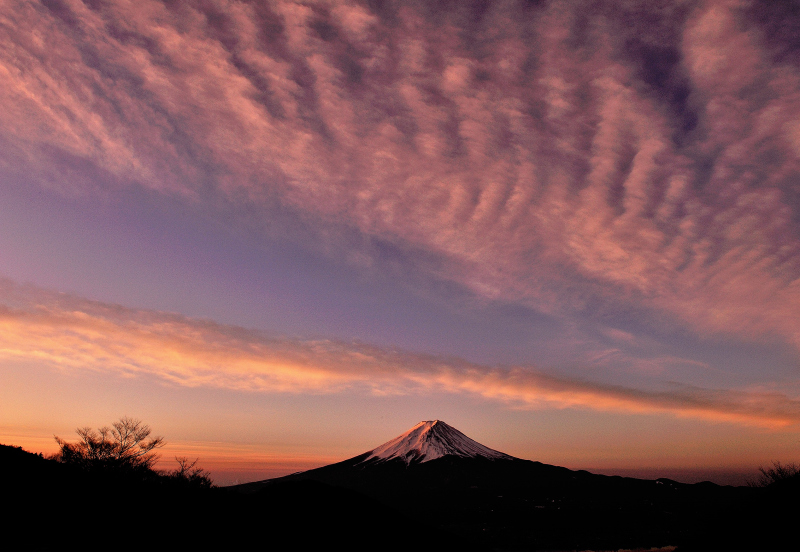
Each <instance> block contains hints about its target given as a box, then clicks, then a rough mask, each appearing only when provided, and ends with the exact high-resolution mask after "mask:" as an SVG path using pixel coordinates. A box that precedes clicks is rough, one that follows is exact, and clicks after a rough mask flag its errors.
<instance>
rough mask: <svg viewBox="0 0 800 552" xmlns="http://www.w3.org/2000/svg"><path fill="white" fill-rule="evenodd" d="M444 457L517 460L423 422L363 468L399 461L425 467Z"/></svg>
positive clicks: (382, 449) (448, 429) (381, 448)
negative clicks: (427, 463)
mask: <svg viewBox="0 0 800 552" xmlns="http://www.w3.org/2000/svg"><path fill="white" fill-rule="evenodd" d="M444 456H457V457H460V458H486V459H489V460H499V459H504V460H513V459H514V457H513V456H509V455H508V454H504V453H502V452H498V451H496V450H493V449H490V448H489V447H486V446H483V445H482V444H480V443H478V442H477V441H473V440H472V439H470V438H469V437H467V436H466V435H464V434H463V433H461V432H460V431H458V430H457V429H456V428H454V427H452V426H449V425H447V424H446V423H444V422H442V421H441V420H432V421H431V420H429V421H426V422H420V423H418V424H417V425H415V426H414V427H412V428H411V429H409V430H408V431H406V432H405V433H403V434H402V435H399V436H398V437H395V438H394V439H392V440H391V441H387V442H386V443H384V444H382V445H381V446H379V447H378V448H376V449H374V450H371V451H369V453H368V456H367V457H366V458H365V459H364V460H362V461H361V463H362V464H368V463H380V462H388V461H391V460H394V459H399V460H402V461H403V462H405V463H406V464H412V463H425V462H430V461H431V460H436V459H437V458H442V457H444Z"/></svg>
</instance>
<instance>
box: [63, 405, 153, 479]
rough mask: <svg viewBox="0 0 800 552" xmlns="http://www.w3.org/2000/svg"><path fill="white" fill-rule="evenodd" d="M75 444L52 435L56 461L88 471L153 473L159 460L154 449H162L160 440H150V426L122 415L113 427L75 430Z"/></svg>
mask: <svg viewBox="0 0 800 552" xmlns="http://www.w3.org/2000/svg"><path fill="white" fill-rule="evenodd" d="M76 433H77V434H78V436H79V437H80V440H79V441H78V442H77V443H68V442H67V441H65V440H64V439H62V438H60V437H58V436H54V437H55V440H56V442H57V443H58V446H59V452H58V453H57V454H56V455H55V459H56V460H58V461H59V462H62V463H65V464H73V465H77V466H80V467H82V468H84V469H88V470H109V469H113V470H115V471H137V472H141V473H146V472H153V473H155V471H154V470H153V466H154V465H155V463H156V461H157V460H158V458H159V457H158V455H157V454H156V453H155V449H157V448H160V447H163V446H164V444H165V443H164V439H163V438H162V437H153V438H149V437H150V433H151V430H150V427H149V426H148V425H147V424H144V423H142V422H141V421H140V420H137V419H135V418H129V417H127V416H123V417H122V418H120V419H119V421H117V422H114V423H113V424H112V427H111V428H109V427H106V426H104V427H101V428H100V429H97V430H95V429H92V428H89V427H83V428H79V429H77V430H76Z"/></svg>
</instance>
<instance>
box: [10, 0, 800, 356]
mask: <svg viewBox="0 0 800 552" xmlns="http://www.w3.org/2000/svg"><path fill="white" fill-rule="evenodd" d="M48 6H50V7H49V8H47V7H45V6H44V5H42V4H38V3H29V2H27V3H24V2H10V3H6V4H4V6H3V8H2V11H0V22H2V25H0V33H2V36H0V40H2V41H3V43H4V44H5V45H7V46H8V47H7V48H6V49H4V50H3V53H2V54H0V78H2V84H3V86H2V87H0V90H2V91H0V95H1V96H0V101H2V104H3V105H4V106H7V107H6V109H4V110H3V112H2V113H0V128H2V131H0V138H1V139H2V141H3V143H5V144H7V145H8V147H7V148H6V150H5V151H6V153H4V154H3V156H2V159H1V160H0V167H2V168H3V170H5V171H10V172H13V171H23V172H25V173H26V174H28V176H30V177H32V178H33V177H38V178H40V179H41V180H42V181H43V182H45V183H47V185H50V186H57V187H61V188H63V189H65V190H70V191H72V192H75V191H77V192H78V193H81V192H83V193H93V190H94V187H96V186H102V184H100V183H98V182H97V181H98V180H102V178H95V179H93V178H86V177H85V174H86V172H81V171H80V170H78V169H74V171H75V172H74V174H75V175H76V176H73V177H69V176H68V175H69V174H72V173H70V172H69V171H67V172H65V170H64V169H65V167H72V168H74V167H75V166H78V165H80V166H81V167H84V166H88V167H89V168H88V169H86V171H89V173H91V170H92V167H93V168H94V170H96V171H97V173H98V174H100V175H102V176H103V178H105V179H106V180H107V181H112V182H114V185H120V183H131V182H136V183H139V184H141V185H144V186H148V187H152V188H155V189H159V190H162V191H164V192H166V193H174V194H181V195H185V196H187V197H191V198H195V200H202V199H203V197H204V194H206V193H207V192H206V186H207V185H208V184H209V183H210V185H211V186H212V188H213V189H214V190H215V193H218V194H221V195H222V196H223V197H226V198H229V199H231V200H232V201H246V202H248V203H250V204H252V205H255V206H256V207H263V206H265V205H269V202H270V201H278V202H280V203H282V204H283V205H285V206H288V207H289V208H291V209H294V210H296V211H298V212H300V213H302V214H303V216H304V220H308V221H314V222H313V224H318V225H320V228H321V229H320V230H319V232H320V234H325V232H326V230H327V229H328V228H330V227H335V226H337V225H343V226H346V227H348V228H354V229H356V230H358V231H359V232H360V233H362V234H363V235H365V236H367V237H370V238H380V239H385V240H389V241H391V242H394V243H399V244H402V245H407V246H409V247H411V248H416V249H420V250H422V251H425V252H426V253H428V254H432V255H434V256H436V257H437V258H439V259H440V260H441V261H440V262H439V264H437V266H436V268H435V270H436V273H437V275H438V276H439V277H443V278H446V279H450V280H453V281H455V282H457V283H459V284H462V285H464V286H467V287H469V288H471V289H472V290H474V292H475V293H477V294H478V295H481V296H485V297H490V298H499V299H502V300H506V301H514V302H519V303H522V304H525V305H528V306H532V307H534V308H537V309H541V310H546V311H549V312H560V313H566V314H567V315H569V314H570V313H572V312H574V311H575V310H576V309H579V308H580V306H581V305H582V304H583V303H584V302H585V301H584V298H585V297H586V296H587V295H595V296H598V297H600V298H602V299H604V300H619V301H626V300H628V298H629V297H630V296H631V294H635V295H636V297H637V298H638V299H637V301H641V302H642V304H643V305H644V306H645V307H647V308H650V309H654V310H655V311H658V312H665V313H668V314H669V315H670V316H675V317H678V318H679V319H681V320H683V321H684V323H685V324H687V325H688V326H690V327H692V328H694V329H695V330H696V331H699V332H701V333H704V334H712V333H726V334H734V335H737V336H739V337H740V338H744V339H760V338H761V337H763V336H765V335H778V336H780V337H781V338H782V339H784V340H786V341H788V342H790V343H792V344H794V345H795V346H800V314H798V313H799V312H800V311H798V309H797V308H795V305H798V304H800V287H798V286H799V285H800V284H798V282H800V265H799V264H798V261H797V259H799V258H800V244H799V243H798V239H797V236H798V227H797V222H796V220H797V216H796V210H797V208H798V206H797V190H796V184H794V183H795V181H796V179H797V177H798V174H800V165H798V160H799V159H800V148H799V147H798V143H800V142H798V136H800V134H799V133H798V130H797V129H798V128H800V126H798V124H799V123H798V121H800V74H798V68H797V67H795V66H792V65H788V64H778V63H777V62H774V61H772V58H771V57H770V55H769V50H768V48H767V46H766V45H765V37H764V36H763V32H762V31H761V29H760V27H759V25H758V24H757V23H754V22H751V21H749V20H748V18H747V14H746V13H745V12H743V11H741V10H740V8H739V7H738V4H737V3H735V2H706V3H698V4H697V6H696V7H695V8H692V9H688V8H685V7H681V5H679V3H675V4H674V5H673V4H669V3H668V4H666V5H664V6H663V9H661V10H660V11H659V10H656V9H653V10H652V11H651V10H650V8H648V7H647V4H646V3H644V4H641V5H639V4H636V3H631V4H630V5H628V4H625V5H618V4H617V3H608V4H603V5H600V6H599V7H596V8H591V10H589V11H590V13H585V12H586V10H587V8H585V7H582V6H580V5H579V4H576V3H574V2H551V3H548V4H547V5H545V6H543V7H539V8H535V9H527V8H524V7H523V6H522V5H521V4H520V5H517V4H509V5H506V4H503V7H502V8H501V7H497V6H494V7H490V9H489V10H488V12H487V14H486V15H485V16H484V17H483V19H481V20H480V21H477V20H476V21H472V22H471V23H470V24H469V25H466V23H465V22H469V21H470V19H469V17H470V16H469V15H468V14H466V12H462V11H461V8H460V7H456V8H453V10H454V11H453V12H452V13H451V12H447V13H439V14H436V16H437V17H436V18H432V17H430V14H426V13H421V12H418V11H416V10H415V8H412V7H411V6H402V7H401V8H399V9H398V10H397V12H396V13H395V14H394V15H393V16H392V17H393V19H392V21H391V23H389V22H388V20H387V19H386V18H385V17H382V16H381V14H378V13H372V12H370V11H369V10H367V9H365V8H364V7H363V6H362V5H360V4H357V3H354V2H352V3H351V2H342V3H338V4H336V6H334V7H330V6H329V5H328V4H327V3H316V2H309V3H303V4H297V3H293V2H275V3H273V4H270V6H266V5H264V6H255V5H251V4H232V5H229V4H228V3H223V2H208V3H203V4H202V5H201V4H199V3H191V2H189V3H179V5H177V6H173V7H170V6H167V5H165V4H163V3H160V2H150V1H145V2H140V3H137V4H136V5H135V6H134V4H130V3H127V2H122V1H114V2H107V3H103V4H102V7H101V8H98V9H92V8H90V7H88V6H87V5H86V4H83V3H81V2H77V1H66V0H64V1H60V2H51V3H49V4H48ZM498 6H499V5H498ZM642 21H648V22H649V23H647V24H646V25H645V24H644V23H642ZM637 56H639V57H637ZM648 56H649V57H648ZM689 123H692V124H689ZM676 136H677V138H676ZM65 174H66V175H67V177H64V175H65ZM251 211H252V210H251ZM255 211H256V212H259V210H258V209H255ZM263 211H267V209H264V210H263ZM263 211H262V212H263ZM269 216H270V214H269V212H264V217H265V219H268V218H269ZM334 247H336V245H335V244H334ZM339 247H347V246H339ZM359 253H360V252H354V253H352V254H351V255H350V257H351V258H354V259H362V260H363V255H359ZM359 262H361V261H359Z"/></svg>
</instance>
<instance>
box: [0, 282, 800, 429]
mask: <svg viewBox="0 0 800 552" xmlns="http://www.w3.org/2000/svg"><path fill="white" fill-rule="evenodd" d="M1 283H2V285H0V298H2V301H1V302H0V358H6V359H13V358H23V359H27V360H34V361H39V362H41V363H43V364H47V365H50V366H53V367H56V368H58V369H63V370H67V371H69V370H95V371H102V372H110V373H116V374H119V375H121V376H123V377H138V376H142V375H150V376H155V377H157V378H160V379H162V380H164V381H166V382H169V383H171V384H175V385H184V386H192V387H197V386H210V387H219V388H225V389H232V390H241V391H252V392H269V393H312V394H315V393H339V392H345V391H348V392H356V393H376V394H387V393H388V394H397V393H401V394H408V393H426V392H446V393H454V394H462V393H466V394H470V395H475V396H480V397H484V398H486V399H487V400H493V401H500V402H502V403H506V404H508V405H509V406H510V407H512V408H586V409H593V410H602V411H616V412H629V413H644V414H648V413H650V414H652V413H667V414H672V415H677V416H683V417H692V418H700V419H708V420H713V421H726V422H733V423H741V424H749V425H757V426H766V427H779V426H782V425H787V424H793V423H796V422H798V421H800V401H797V400H794V399H791V398H789V397H787V396H785V395H782V394H778V393H756V392H746V391H740V390H708V389H699V388H691V387H675V388H672V389H669V390H667V391H645V390H639V389H634V388H627V387H622V386H614V385H606V384H600V383H593V382H588V381H578V380H573V379H570V378H564V377H557V376H553V375H548V374H545V373H543V372H541V371H538V370H536V369H534V368H531V367H516V368H506V367H493V366H486V365H480V364H475V363H470V362H467V361H464V360H461V359H458V358H444V357H437V356H431V355H425V354H418V353H413V352H405V351H397V350H392V349H386V348H381V347H375V346H370V345H367V344H362V343H345V342H340V341H332V340H299V339H289V338H274V337H269V336H266V335H264V334H262V333H260V332H256V331H251V330H246V329H243V328H239V327H236V326H227V325H222V324H217V323H214V322H212V321H208V320H198V319H191V318H186V317H183V316H180V315H176V314H170V313H162V312H157V311H147V310H133V309H126V308H124V307H121V306H118V305H110V304H105V303H99V302H94V301H88V300H84V299H80V298H77V297H73V296H69V295H64V294H55V293H50V292H46V291H43V290H40V289H37V288H32V287H21V286H17V285H15V284H13V283H11V282H9V281H2V282H1Z"/></svg>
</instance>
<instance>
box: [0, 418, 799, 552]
mask: <svg viewBox="0 0 800 552" xmlns="http://www.w3.org/2000/svg"><path fill="white" fill-rule="evenodd" d="M78 435H79V440H78V441H77V442H73V443H68V442H66V441H64V440H61V439H57V441H58V442H59V447H60V451H59V453H58V454H56V455H53V456H52V457H44V456H42V455H40V454H33V453H30V452H27V451H25V450H23V449H21V448H19V447H13V446H6V445H0V469H2V474H3V479H2V483H0V499H1V500H2V502H3V506H4V507H5V508H4V510H5V511H6V512H10V513H9V514H6V515H5V516H3V517H2V518H0V520H1V521H0V523H1V524H2V530H3V531H2V539H3V541H2V542H3V544H2V545H0V546H2V548H3V549H8V550H12V549H25V550H41V551H46V550H59V551H61V550H69V549H73V548H80V549H83V550H120V551H126V550H137V551H140V550H221V549H222V550H237V549H245V548H246V549H251V548H255V549H265V550H266V549H271V550H328V549H343V550H439V551H446V550H458V551H459V552H463V551H469V550H523V549H524V550H537V549H549V550H554V549H559V550H580V549H584V548H582V547H581V544H582V543H581V540H580V539H577V540H576V537H578V536H580V535H594V536H598V535H604V536H603V539H602V540H596V541H595V542H594V543H593V544H594V545H595V546H592V549H594V550H601V549H607V550H617V549H619V548H629V547H630V546H628V545H630V544H634V542H640V543H647V542H648V538H650V536H657V538H654V539H653V542H652V543H651V544H646V545H645V546H643V547H649V546H663V545H665V544H671V545H675V546H677V547H678V548H677V552H700V551H702V552H713V551H719V552H733V551H739V550H742V551H743V550H748V551H750V550H781V549H785V548H784V546H785V543H786V542H792V541H794V540H795V539H796V537H795V535H794V527H795V525H796V523H795V522H796V520H797V519H798V514H800V501H798V498H800V467H798V466H796V465H793V464H779V463H776V464H774V465H773V466H772V467H770V468H764V469H762V472H761V473H762V477H761V478H760V479H759V480H758V481H756V482H754V484H753V485H751V486H749V487H737V488H733V487H719V486H717V485H713V484H711V483H704V484H698V485H681V484H677V483H676V484H674V485H675V488H676V489H677V490H673V489H671V488H670V485H669V483H674V482H669V481H668V480H660V481H663V482H664V483H661V484H658V485H655V482H651V483H653V485H655V486H656V487H657V488H658V492H659V493H660V494H653V495H648V496H643V495H641V493H640V492H639V491H636V493H633V492H630V493H628V492H626V491H624V490H620V489H625V485H628V486H631V488H637V489H638V488H639V484H638V483H636V481H637V480H627V479H625V478H603V479H599V480H598V481H599V483H597V484H593V485H594V486H593V487H591V490H590V491H589V493H588V494H586V496H583V495H582V494H578V492H577V491H570V492H571V493H573V494H569V495H565V496H569V497H572V498H570V500H571V501H572V502H571V503H570V502H568V501H565V502H564V503H563V504H562V507H561V508H560V509H548V508H542V507H540V506H538V505H534V506H530V507H528V506H522V504H523V500H522V497H523V496H527V495H523V494H522V490H520V491H519V493H520V494H519V497H515V494H514V492H513V490H512V489H511V487H509V489H508V490H509V492H507V494H505V495H504V496H502V497H497V496H494V497H491V496H488V495H487V500H486V501H485V502H481V504H482V505H483V506H481V505H479V506H480V507H481V508H484V507H485V510H486V512H483V513H481V512H471V511H470V510H469V507H470V506H469V504H470V502H469V500H472V499H471V498H469V497H470V496H473V495H475V496H477V495H476V494H475V493H478V494H480V492H482V491H479V490H477V491H476V490H475V489H474V488H469V490H468V491H464V493H463V494H462V495H458V494H455V495H453V496H452V497H450V496H449V495H448V496H447V497H446V496H445V495H444V494H441V493H440V495H437V494H436V492H439V491H436V492H433V491H425V490H424V489H422V488H420V489H419V490H415V491H414V493H409V494H407V495H405V498H404V499H403V500H395V501H394V502H393V501H392V499H391V497H390V494H386V497H389V498H386V499H385V500H381V499H380V498H377V497H378V496H379V495H380V494H381V493H380V492H377V493H368V492H367V493H364V492H359V491H358V490H356V489H352V488H350V489H348V488H344V487H339V486H336V485H331V484H326V483H325V482H320V481H313V480H286V481H280V482H276V483H273V484H269V485H264V486H263V488H259V489H258V490H256V491H253V490H252V489H250V492H241V489H240V490H239V491H236V490H232V489H230V488H218V487H215V486H214V485H212V483H211V479H210V477H209V474H207V473H206V472H204V471H203V470H202V469H200V468H199V467H197V466H196V463H194V462H189V461H188V460H186V459H180V460H179V462H178V466H177V468H175V469H174V470H171V471H166V472H159V471H157V470H155V469H154V465H155V461H156V459H157V456H156V454H155V452H156V450H157V449H159V448H160V447H161V446H162V444H163V439H161V438H159V437H150V432H149V428H147V426H145V425H143V424H141V423H139V422H138V421H136V420H130V419H126V418H123V419H122V420H120V421H119V422H117V424H114V426H112V428H100V429H99V430H90V429H87V428H83V429H81V430H78ZM442 466H444V464H442ZM431 467H434V466H433V465H431ZM558 469H560V470H564V468H558ZM566 471H568V470H566ZM575 473H577V472H575ZM590 475H591V474H587V476H586V477H587V478H588V477H589V476H590ZM596 477H602V476H596ZM513 479H514V478H509V480H510V481H513ZM587 480H588V479H587ZM512 486H513V485H512ZM519 488H520V489H522V488H521V487H519ZM642 488H644V487H642ZM408 490H412V489H411V488H409V489H408ZM682 492H683V493H684V494H683V495H682V496H686V497H689V498H687V499H686V500H684V499H681V500H676V499H674V498H670V499H667V498H664V497H668V496H670V493H674V494H675V496H678V495H679V494H680V493H682ZM412 494H413V496H412ZM368 495H372V496H368ZM395 495H396V496H395ZM395 495H391V496H395V498H397V497H398V496H401V495H399V494H397V493H395ZM632 497H635V502H632V500H633V499H632ZM437 504H438V505H439V506H441V508H440V510H441V511H439V513H438V514H437V511H436V508H437V507H438V506H437ZM476 504H477V503H476ZM515 505H516V506H515ZM459 508H461V510H459ZM472 515H476V516H483V517H482V518H481V519H484V521H485V520H488V522H489V524H488V525H487V527H489V528H490V529H491V530H492V531H493V533H491V534H488V535H486V534H483V533H486V531H485V530H484V529H481V528H480V527H478V525H476V524H475V523H472V522H471V521H469V522H466V521H468V517H469V516H472ZM622 518H625V519H622ZM459 519H463V520H465V523H461V524H459ZM475 519H478V518H475ZM626 520H627V521H626ZM609 524H610V525H609ZM610 527H617V528H618V529H619V531H620V534H618V535H615V534H613V531H612V532H609V528H610ZM503 528H505V531H506V534H502V532H501V531H502V530H503ZM532 528H535V533H537V534H539V535H540V536H541V538H540V539H538V540H537V542H539V543H541V544H542V545H543V546H542V547H533V548H531V547H530V540H527V541H525V542H527V543H528V544H525V545H524V546H523V544H522V543H523V540H522V539H521V538H517V535H522V533H521V532H520V533H518V534H517V533H514V532H515V531H517V532H519V531H526V532H527V533H525V534H526V535H530V532H531V529H532ZM622 533H624V534H622ZM526 538H527V537H526ZM787 539H789V540H787ZM559 542H562V543H565V544H566V543H573V544H571V545H568V546H559ZM545 543H546V547H545V546H544V545H545ZM623 543H624V544H623Z"/></svg>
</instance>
